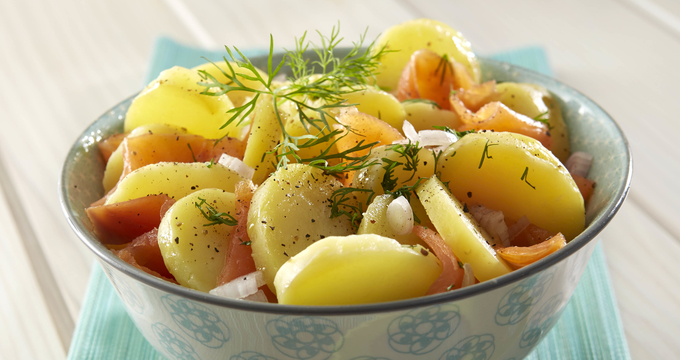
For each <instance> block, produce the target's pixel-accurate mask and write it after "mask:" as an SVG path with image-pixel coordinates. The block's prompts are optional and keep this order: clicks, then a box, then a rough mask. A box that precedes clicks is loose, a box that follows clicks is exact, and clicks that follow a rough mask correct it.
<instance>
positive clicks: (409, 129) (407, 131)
mask: <svg viewBox="0 0 680 360" xmlns="http://www.w3.org/2000/svg"><path fill="white" fill-rule="evenodd" d="M401 129H402V130H403V131H404V135H406V137H407V138H408V139H409V140H411V142H412V143H414V144H415V143H417V142H420V136H419V135H418V133H417V132H416V128H414V127H413V125H411V123H410V122H408V120H404V125H402V127H401Z"/></svg>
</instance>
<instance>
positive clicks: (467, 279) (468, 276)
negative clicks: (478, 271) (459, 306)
mask: <svg viewBox="0 0 680 360" xmlns="http://www.w3.org/2000/svg"><path fill="white" fill-rule="evenodd" d="M463 270H465V275H463V282H462V283H461V285H460V288H461V289H462V288H464V287H467V286H470V285H474V284H475V274H474V272H473V271H472V265H470V264H469V263H465V264H463Z"/></svg>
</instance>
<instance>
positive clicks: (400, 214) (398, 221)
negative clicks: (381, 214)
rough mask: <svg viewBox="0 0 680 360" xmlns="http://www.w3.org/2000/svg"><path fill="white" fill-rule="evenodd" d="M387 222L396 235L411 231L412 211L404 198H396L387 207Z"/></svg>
mask: <svg viewBox="0 0 680 360" xmlns="http://www.w3.org/2000/svg"><path fill="white" fill-rule="evenodd" d="M387 222H388V223H389V224H390V227H391V228H392V231H394V233H395V234H396V235H406V234H408V233H410V232H411V231H413V210H412V209H411V204H410V203H409V202H408V200H406V198H405V197H404V196H400V197H398V198H397V199H396V200H394V201H392V202H391V203H390V204H389V205H388V206H387Z"/></svg>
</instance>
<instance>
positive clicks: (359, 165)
mask: <svg viewBox="0 0 680 360" xmlns="http://www.w3.org/2000/svg"><path fill="white" fill-rule="evenodd" d="M323 130H324V131H325V129H323ZM324 131H322V132H321V133H323V135H321V136H316V137H315V136H312V135H307V136H306V137H304V139H305V142H303V143H297V144H294V147H291V148H289V149H287V150H286V151H285V152H281V153H278V154H277V155H276V156H277V158H281V157H287V156H291V157H293V158H294V159H295V161H296V162H298V163H304V164H308V165H309V166H313V167H315V168H318V169H321V170H323V171H324V172H325V173H326V174H329V175H334V176H340V174H341V173H344V172H348V171H356V170H360V169H363V168H365V167H368V166H372V165H375V164H377V163H378V161H377V160H373V161H370V160H369V158H370V154H371V149H372V148H373V147H374V146H375V145H377V144H379V142H378V141H375V142H371V143H364V140H361V141H359V142H358V143H357V144H356V145H354V146H353V147H351V148H350V149H347V150H344V151H340V152H334V149H335V147H334V145H335V144H336V143H337V142H338V141H340V140H341V139H343V138H344V137H345V136H347V135H349V133H350V132H351V129H349V128H345V129H344V130H343V129H334V130H333V131H331V132H329V133H324ZM319 144H326V147H325V148H324V149H323V150H322V151H321V152H320V153H319V154H318V155H316V156H314V157H311V158H303V157H301V156H300V155H299V154H298V153H297V151H299V150H301V149H305V148H312V147H314V146H317V145H319ZM363 150H368V154H366V155H362V156H356V155H354V153H355V152H357V151H363ZM274 151H276V150H274ZM331 160H339V161H340V162H339V163H337V164H334V165H331V163H330V161H331Z"/></svg>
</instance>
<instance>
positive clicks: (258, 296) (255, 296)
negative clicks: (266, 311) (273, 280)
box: [241, 290, 269, 303]
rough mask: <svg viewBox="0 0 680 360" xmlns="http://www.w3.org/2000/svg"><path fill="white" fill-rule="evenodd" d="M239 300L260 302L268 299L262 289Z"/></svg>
mask: <svg viewBox="0 0 680 360" xmlns="http://www.w3.org/2000/svg"><path fill="white" fill-rule="evenodd" d="M241 300H248V301H255V302H262V303H268V302H269V300H268V299H267V295H265V294H264V291H262V290H258V291H257V292H256V293H254V294H252V295H248V296H246V297H244V298H243V299H241Z"/></svg>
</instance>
